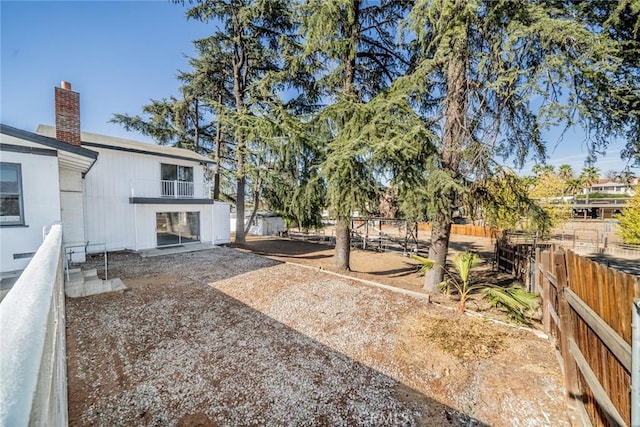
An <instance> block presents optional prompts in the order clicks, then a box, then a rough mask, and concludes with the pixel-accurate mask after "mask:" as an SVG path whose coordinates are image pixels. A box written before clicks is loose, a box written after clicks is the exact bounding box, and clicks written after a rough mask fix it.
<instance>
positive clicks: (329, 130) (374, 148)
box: [298, 0, 430, 270]
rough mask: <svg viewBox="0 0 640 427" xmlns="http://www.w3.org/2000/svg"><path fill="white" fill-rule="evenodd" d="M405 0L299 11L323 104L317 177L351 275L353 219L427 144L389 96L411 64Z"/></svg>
mask: <svg viewBox="0 0 640 427" xmlns="http://www.w3.org/2000/svg"><path fill="white" fill-rule="evenodd" d="M406 5H407V3H406V2H404V1H400V0H398V1H383V2H380V3H370V2H366V1H361V0H330V1H318V0H307V1H304V2H302V3H301V5H300V7H299V11H300V16H301V22H302V24H301V34H302V38H303V39H304V43H305V47H304V48H305V51H304V55H303V56H302V57H301V58H300V61H299V63H298V67H299V68H306V69H308V70H312V71H310V74H311V75H313V76H314V77H315V78H314V83H315V85H316V86H317V90H318V91H319V93H320V94H322V95H323V98H322V99H321V101H323V105H322V106H320V107H321V108H320V109H319V110H318V111H317V112H316V114H315V115H314V117H313V119H312V120H310V121H309V125H310V126H312V127H313V129H314V130H313V133H314V134H315V135H316V138H317V139H318V140H319V141H321V142H322V143H323V145H324V148H325V153H324V161H323V163H322V164H321V168H320V170H321V171H322V177H323V178H324V180H325V183H326V188H327V203H328V205H329V208H330V212H331V214H332V215H333V216H334V217H335V218H336V250H335V257H334V265H335V266H336V267H337V268H340V269H345V270H348V269H349V253H350V216H351V213H352V212H353V211H355V210H359V211H360V212H364V213H366V212H367V211H368V210H369V209H370V208H372V207H373V206H377V200H378V196H379V190H380V188H381V186H380V185H379V182H378V179H379V178H380V177H381V175H382V174H384V173H391V174H392V173H393V172H392V171H393V170H394V169H395V170H397V169H398V168H400V167H402V166H400V165H407V163H409V161H408V159H414V158H416V157H417V156H418V155H419V153H421V152H424V151H425V149H426V148H425V147H427V146H428V145H429V142H430V141H429V138H428V132H427V130H426V128H425V126H424V125H425V124H424V122H423V121H422V120H421V119H420V118H419V117H418V116H417V115H416V114H415V113H414V111H413V110H412V108H411V105H410V103H409V101H408V100H407V99H406V98H404V97H402V96H398V95H397V94H396V95H394V94H389V93H388V92H386V91H385V88H388V87H389V85H390V84H391V83H392V82H393V81H394V79H395V78H396V77H398V76H400V75H402V74H404V73H405V72H406V70H407V69H408V68H409V66H410V59H409V57H408V53H407V50H406V47H405V46H403V45H399V44H398V42H397V40H398V39H397V33H398V25H399V23H400V20H401V19H402V18H403V17H404V15H405V13H406V7H407V6H406Z"/></svg>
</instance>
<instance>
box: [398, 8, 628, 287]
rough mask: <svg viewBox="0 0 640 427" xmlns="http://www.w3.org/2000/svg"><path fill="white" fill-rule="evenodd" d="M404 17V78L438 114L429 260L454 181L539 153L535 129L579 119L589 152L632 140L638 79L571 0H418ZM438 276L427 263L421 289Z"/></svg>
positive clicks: (435, 254) (436, 251) (439, 259)
mask: <svg viewBox="0 0 640 427" xmlns="http://www.w3.org/2000/svg"><path fill="white" fill-rule="evenodd" d="M409 19H410V22H411V25H412V28H413V29H414V30H415V34H416V40H417V42H419V43H420V45H421V47H422V53H423V58H424V59H423V60H422V61H421V63H420V64H419V65H418V66H417V67H416V71H415V73H414V74H413V78H414V81H417V82H418V81H421V82H430V84H429V86H428V89H427V94H426V95H425V96H426V97H427V98H428V99H429V100H431V101H432V102H431V104H429V105H433V108H432V113H433V115H434V116H435V117H442V118H443V119H442V122H443V131H442V133H441V135H440V140H441V145H440V146H439V153H438V160H437V161H436V164H437V169H436V177H437V179H436V180H435V181H436V182H438V183H439V184H440V185H439V186H438V188H437V189H434V190H436V191H435V192H434V193H432V194H436V195H437V199H438V200H437V203H436V202H432V206H431V208H430V212H429V216H430V220H431V222H432V226H433V228H432V235H431V247H430V251H429V258H431V259H433V260H434V261H435V262H436V264H437V265H441V266H443V265H445V262H446V255H447V249H448V244H449V236H450V230H451V223H452V218H451V208H452V207H453V206H454V204H455V201H456V199H457V198H459V192H460V190H459V187H456V186H455V185H453V183H454V182H456V183H458V184H459V185H462V184H464V183H465V182H468V181H470V180H474V179H478V178H482V177H483V176H485V175H487V174H491V173H492V172H491V169H492V159H494V158H495V157H496V156H503V157H513V158H515V159H516V161H517V163H518V164H522V163H523V161H524V160H525V159H527V158H528V157H530V156H531V155H533V156H534V157H536V158H538V159H540V160H542V159H544V158H545V155H546V152H545V146H544V142H543V140H542V137H541V129H543V128H545V127H548V126H551V125H556V124H559V123H560V124H564V125H566V126H571V125H573V124H574V123H575V122H576V120H579V121H580V123H581V124H583V125H584V126H585V127H586V129H587V133H588V141H587V142H588V143H589V146H590V147H592V150H591V152H592V153H595V152H596V151H597V150H596V148H602V147H606V144H607V142H608V141H609V140H610V139H611V137H612V136H622V135H626V136H629V135H630V136H632V137H633V138H634V140H637V138H638V133H639V132H640V127H639V126H637V124H638V118H637V116H633V117H632V115H629V114H624V113H625V112H629V111H637V109H636V107H635V106H634V105H636V104H634V103H635V102H637V100H638V99H639V97H638V93H639V91H638V80H637V79H636V80H634V79H632V78H630V76H631V75H632V72H629V71H628V68H625V65H627V63H626V62H624V60H623V59H622V56H623V52H622V48H623V46H622V44H621V43H619V42H617V41H616V40H614V39H613V38H612V37H611V36H610V34H607V33H604V32H602V31H601V28H597V27H596V26H593V25H591V23H590V22H589V21H588V19H587V17H586V14H585V12H584V11H583V10H581V9H580V8H579V7H578V6H576V5H575V4H572V3H571V2H557V1H540V2H526V1H522V2H518V3H517V6H516V5H515V4H514V2H513V1H511V0H499V1H468V0H441V1H426V0H424V1H418V2H416V4H415V6H414V8H413V10H412V11H411V14H410V16H409ZM561 93H562V94H563V95H562V96H561V95H560V94H561ZM634 109H635V110H634ZM621 112H622V113H623V114H620V113H621ZM435 199H436V198H434V200H435ZM443 274H444V272H443V270H442V268H438V269H433V270H431V271H429V272H428V273H427V275H426V276H425V289H427V290H435V289H436V286H437V284H438V283H440V282H441V281H442V278H443Z"/></svg>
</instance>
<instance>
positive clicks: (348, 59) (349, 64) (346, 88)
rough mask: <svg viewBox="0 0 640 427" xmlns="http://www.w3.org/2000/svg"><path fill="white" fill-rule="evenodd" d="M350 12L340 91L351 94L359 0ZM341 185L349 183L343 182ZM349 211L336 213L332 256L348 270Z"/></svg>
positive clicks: (354, 71)
mask: <svg viewBox="0 0 640 427" xmlns="http://www.w3.org/2000/svg"><path fill="white" fill-rule="evenodd" d="M350 7H351V12H352V13H353V18H352V19H353V20H352V21H351V22H350V23H349V25H350V28H348V29H347V30H346V31H345V35H346V36H347V37H348V38H349V42H350V43H352V49H350V50H348V51H347V52H345V54H344V56H343V57H342V62H343V65H344V74H343V75H344V80H343V82H342V93H343V94H345V95H352V94H353V92H354V81H355V75H356V74H355V73H356V54H355V52H356V44H357V41H358V37H359V28H358V20H359V14H360V0H352V2H351V5H350ZM343 185H349V183H348V182H345V183H344V184H343ZM350 215H351V212H347V213H346V214H342V215H338V217H337V221H336V249H335V254H334V256H333V265H334V267H336V268H338V269H340V270H346V271H349V270H350V267H349V258H350V256H351V230H350V229H351V220H350Z"/></svg>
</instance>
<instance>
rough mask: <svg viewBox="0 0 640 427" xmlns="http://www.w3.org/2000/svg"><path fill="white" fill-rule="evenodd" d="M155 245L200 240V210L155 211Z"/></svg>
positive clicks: (179, 243) (171, 244)
mask: <svg viewBox="0 0 640 427" xmlns="http://www.w3.org/2000/svg"><path fill="white" fill-rule="evenodd" d="M156 238H157V245H158V247H160V246H175V245H181V244H183V243H193V242H199V241H200V212H157V213H156Z"/></svg>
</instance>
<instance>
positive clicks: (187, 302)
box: [67, 249, 486, 426]
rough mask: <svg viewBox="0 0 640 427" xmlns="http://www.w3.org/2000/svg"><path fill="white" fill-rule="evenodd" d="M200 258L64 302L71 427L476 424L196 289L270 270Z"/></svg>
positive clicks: (223, 297) (148, 267) (255, 260)
mask: <svg viewBox="0 0 640 427" xmlns="http://www.w3.org/2000/svg"><path fill="white" fill-rule="evenodd" d="M206 252H209V251H206ZM210 252H211V254H206V253H199V254H195V255H192V256H191V257H189V259H185V258H184V257H185V255H187V254H181V255H179V256H178V255H175V256H167V257H163V259H160V258H155V259H153V260H154V261H157V262H150V261H149V259H146V260H145V259H141V260H135V259H134V260H133V265H134V267H135V269H136V270H135V274H134V273H133V272H130V273H129V274H126V268H127V267H126V266H125V265H124V263H123V265H122V266H120V267H119V268H121V269H122V271H123V273H125V274H123V276H125V277H127V276H129V277H132V278H133V277H138V276H140V275H142V276H144V275H145V274H148V273H149V272H152V271H153V272H154V273H155V274H162V273H171V272H172V270H174V269H176V268H177V267H176V266H177V265H180V266H181V267H182V269H181V270H179V272H180V273H181V274H180V276H179V277H176V278H175V279H173V281H172V282H171V283H167V284H164V285H158V286H155V287H152V288H144V289H143V288H134V289H131V290H130V291H129V292H125V293H115V294H103V295H97V296H94V297H87V298H78V299H68V300H67V343H68V348H69V349H70V351H69V354H68V378H69V399H68V404H69V424H70V425H89V424H94V423H99V424H102V425H119V424H122V423H123V421H125V422H126V424H128V425H203V426H208V425H211V426H214V425H318V426H325V425H349V426H351V425H367V426H377V425H438V426H440V425H442V426H447V425H449V426H468V425H474V426H484V425H486V424H483V423H482V422H481V421H479V420H476V419H473V418H472V417H470V416H469V415H467V414H465V413H464V412H461V411H458V410H456V409H454V408H452V407H450V406H448V405H445V404H443V403H441V402H438V401H436V400H435V399H433V398H431V397H429V396H427V395H425V394H422V393H420V392H419V391H417V390H415V389H413V388H411V387H409V386H407V385H406V384H403V383H401V382H399V381H397V380H395V379H393V378H391V377H390V376H388V375H386V374H385V373H383V372H381V371H379V370H377V369H374V368H372V367H370V366H367V365H365V364H363V363H361V362H359V361H357V360H354V359H353V358H351V357H349V356H347V355H345V354H344V353H343V352H341V351H338V350H336V349H335V348H333V347H329V346H328V345H325V344H323V343H321V342H319V341H317V340H315V339H313V338H311V337H310V336H308V335H305V334H303V333H301V332H299V331H297V330H295V329H293V328H291V327H290V326H288V325H286V324H284V323H282V322H279V321H277V320H275V319H274V318H272V317H270V316H268V315H266V314H264V313H262V312H261V311H258V310H256V309H254V308H252V307H250V306H249V305H247V304H245V303H244V302H242V301H240V300H238V299H236V298H233V297H231V296H229V295H227V294H225V293H224V292H222V291H220V290H218V289H215V288H213V287H211V286H206V284H207V283H209V282H212V281H217V280H222V279H224V278H228V277H232V276H235V275H242V274H244V273H249V272H251V271H256V270H261V269H266V270H265V273H264V274H269V272H268V267H273V266H276V265H278V264H280V263H279V262H277V261H274V260H270V259H266V258H263V257H258V256H254V255H251V254H244V256H242V257H239V256H238V254H237V252H235V251H232V250H228V249H227V250H223V251H218V250H214V251H210ZM228 252H235V258H236V259H233V258H232V257H228V258H226V256H227V255H231V254H229V253H228ZM212 254H215V257H213V256H212ZM201 259H209V260H211V261H212V262H216V263H220V266H221V267H222V268H218V269H216V268H211V269H209V270H211V273H207V274H205V275H202V272H199V273H198V272H195V271H191V269H190V268H189V265H190V264H189V262H200V261H201ZM129 261H130V262H129V263H128V264H131V261H132V260H129ZM114 262H115V263H116V264H117V263H118V260H117V259H116V260H115V261H114ZM231 266H233V268H231ZM173 273H174V274H175V273H176V272H175V271H173ZM125 280H126V279H125ZM299 315H300V316H304V313H300V314H299ZM336 339H346V338H340V337H336Z"/></svg>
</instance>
